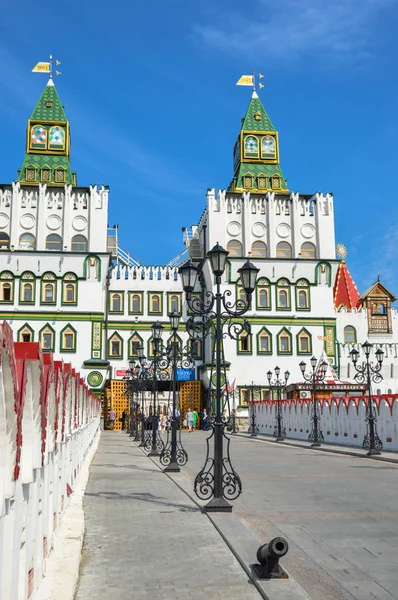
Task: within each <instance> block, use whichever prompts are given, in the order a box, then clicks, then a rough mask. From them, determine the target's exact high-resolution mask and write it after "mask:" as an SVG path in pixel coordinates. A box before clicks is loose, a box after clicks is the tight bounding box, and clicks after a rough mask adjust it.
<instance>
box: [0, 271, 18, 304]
mask: <svg viewBox="0 0 398 600" xmlns="http://www.w3.org/2000/svg"><path fill="white" fill-rule="evenodd" d="M5 284H6V285H7V284H8V285H10V290H11V291H10V299H9V300H2V298H3V287H4V285H5ZM14 294H15V277H14V275H13V273H11V271H2V273H1V274H0V304H13V303H14Z"/></svg>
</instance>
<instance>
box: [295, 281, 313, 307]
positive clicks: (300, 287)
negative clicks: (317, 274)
mask: <svg viewBox="0 0 398 600" xmlns="http://www.w3.org/2000/svg"><path fill="white" fill-rule="evenodd" d="M303 291H305V292H306V293H307V306H306V307H305V308H303V307H302V306H300V304H299V292H303ZM295 299H296V310H297V311H300V312H309V311H310V310H311V286H310V282H309V281H308V279H305V278H303V277H302V278H301V279H299V280H298V281H297V282H296V285H295Z"/></svg>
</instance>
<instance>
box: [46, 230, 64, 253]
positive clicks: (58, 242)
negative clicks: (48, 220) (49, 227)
mask: <svg viewBox="0 0 398 600" xmlns="http://www.w3.org/2000/svg"><path fill="white" fill-rule="evenodd" d="M46 250H52V251H53V252H62V238H61V236H60V235H57V234H56V233H50V235H48V236H47V237H46Z"/></svg>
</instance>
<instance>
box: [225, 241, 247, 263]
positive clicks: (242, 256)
mask: <svg viewBox="0 0 398 600" xmlns="http://www.w3.org/2000/svg"><path fill="white" fill-rule="evenodd" d="M231 242H238V244H240V250H241V253H240V254H239V255H238V254H231V251H230V250H228V246H229V244H230V243H231ZM226 250H227V252H229V258H230V259H231V258H244V254H243V244H242V242H241V241H240V240H236V239H232V240H228V242H227V247H226Z"/></svg>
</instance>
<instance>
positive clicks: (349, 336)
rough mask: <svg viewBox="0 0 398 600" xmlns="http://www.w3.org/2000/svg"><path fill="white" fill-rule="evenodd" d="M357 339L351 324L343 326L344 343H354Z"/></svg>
mask: <svg viewBox="0 0 398 600" xmlns="http://www.w3.org/2000/svg"><path fill="white" fill-rule="evenodd" d="M356 341H357V332H356V330H355V327H353V326H352V325H347V326H346V327H344V343H345V344H355V342H356Z"/></svg>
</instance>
